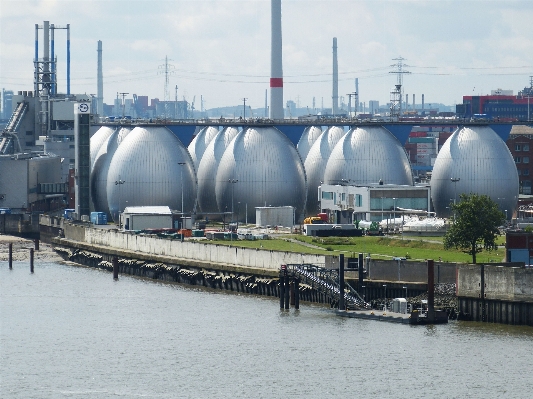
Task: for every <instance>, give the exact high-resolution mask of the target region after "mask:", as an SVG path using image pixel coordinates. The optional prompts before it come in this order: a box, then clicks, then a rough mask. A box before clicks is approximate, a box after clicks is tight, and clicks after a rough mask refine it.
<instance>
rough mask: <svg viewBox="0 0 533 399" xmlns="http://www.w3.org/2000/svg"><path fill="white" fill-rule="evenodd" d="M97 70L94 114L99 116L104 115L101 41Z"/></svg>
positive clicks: (99, 43) (99, 42) (100, 42)
mask: <svg viewBox="0 0 533 399" xmlns="http://www.w3.org/2000/svg"><path fill="white" fill-rule="evenodd" d="M97 52H98V69H97V77H96V81H97V85H98V87H97V88H96V113H97V114H98V115H100V116H103V115H104V74H103V71H102V41H101V40H98V50H97Z"/></svg>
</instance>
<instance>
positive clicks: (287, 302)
mask: <svg viewBox="0 0 533 399" xmlns="http://www.w3.org/2000/svg"><path fill="white" fill-rule="evenodd" d="M289 287H290V282H289V274H288V273H287V272H285V309H286V310H289V309H290V288H289Z"/></svg>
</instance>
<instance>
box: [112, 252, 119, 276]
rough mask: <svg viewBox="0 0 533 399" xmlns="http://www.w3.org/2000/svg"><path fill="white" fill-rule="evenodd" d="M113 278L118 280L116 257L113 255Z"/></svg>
mask: <svg viewBox="0 0 533 399" xmlns="http://www.w3.org/2000/svg"><path fill="white" fill-rule="evenodd" d="M113 279H114V280H118V257H116V256H114V257H113Z"/></svg>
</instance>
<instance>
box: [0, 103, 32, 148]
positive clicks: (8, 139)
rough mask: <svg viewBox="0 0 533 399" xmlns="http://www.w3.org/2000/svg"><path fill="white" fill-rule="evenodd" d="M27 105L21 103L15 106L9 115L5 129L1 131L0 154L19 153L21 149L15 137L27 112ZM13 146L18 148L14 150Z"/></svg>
mask: <svg viewBox="0 0 533 399" xmlns="http://www.w3.org/2000/svg"><path fill="white" fill-rule="evenodd" d="M28 108H29V105H28V103H27V102H26V101H22V102H20V103H18V104H17V108H15V110H14V111H13V114H11V117H10V118H9V121H8V122H7V125H6V127H5V128H4V130H2V135H1V136H0V154H8V153H15V152H20V151H21V147H20V143H19V140H18V137H17V135H16V132H17V129H18V127H19V125H20V122H21V121H22V120H23V119H24V116H25V115H26V112H27V111H28ZM15 144H16V145H18V148H15Z"/></svg>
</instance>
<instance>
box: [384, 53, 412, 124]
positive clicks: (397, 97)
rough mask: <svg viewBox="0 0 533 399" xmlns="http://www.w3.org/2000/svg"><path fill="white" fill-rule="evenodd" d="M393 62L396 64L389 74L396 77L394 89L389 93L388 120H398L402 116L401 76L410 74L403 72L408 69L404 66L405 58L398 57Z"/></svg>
mask: <svg viewBox="0 0 533 399" xmlns="http://www.w3.org/2000/svg"><path fill="white" fill-rule="evenodd" d="M393 61H397V62H396V64H392V65H391V67H394V68H395V70H394V71H390V72H389V73H394V74H396V76H397V82H396V85H395V86H394V89H393V90H392V91H391V93H390V95H391V97H390V118H391V120H395V119H398V118H399V117H400V116H401V114H402V81H403V75H405V74H410V73H411V72H409V71H405V70H404V69H403V68H404V67H408V66H409V65H407V64H404V63H403V62H404V61H405V58H403V57H398V58H393Z"/></svg>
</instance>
